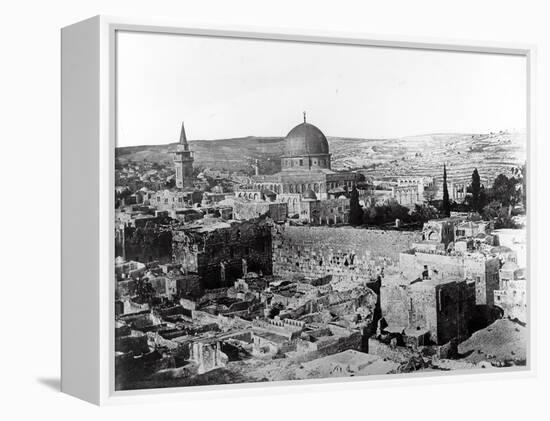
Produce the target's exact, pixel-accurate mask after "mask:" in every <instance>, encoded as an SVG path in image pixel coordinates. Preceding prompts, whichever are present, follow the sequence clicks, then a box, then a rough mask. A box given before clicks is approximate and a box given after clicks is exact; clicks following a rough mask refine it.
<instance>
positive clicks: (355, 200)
mask: <svg viewBox="0 0 550 421" xmlns="http://www.w3.org/2000/svg"><path fill="white" fill-rule="evenodd" d="M349 223H350V224H351V225H361V224H362V223H363V208H361V205H360V204H359V192H358V191H357V188H356V187H355V186H353V190H352V191H351V194H350V198H349Z"/></svg>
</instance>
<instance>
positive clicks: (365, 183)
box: [115, 114, 528, 390]
mask: <svg viewBox="0 0 550 421" xmlns="http://www.w3.org/2000/svg"><path fill="white" fill-rule="evenodd" d="M193 164H194V158H193V152H192V150H191V149H190V145H189V142H188V141H187V136H186V132H185V128H184V127H183V125H182V127H181V133H180V140H179V143H178V146H177V149H176V150H175V151H174V153H173V166H170V167H166V166H163V165H159V164H154V163H149V162H140V163H136V162H129V163H126V164H124V165H117V168H116V192H115V196H116V202H117V203H116V212H115V219H116V220H115V234H116V237H115V238H116V244H115V252H116V253H115V254H116V256H115V258H116V259H115V297H116V301H115V317H116V321H115V352H116V355H115V364H116V365H115V367H116V373H115V374H116V382H115V383H116V388H117V389H119V390H123V389H136V388H148V387H172V386H187V385H209V384H221V383H238V382H257V381H275V380H294V379H309V378H324V377H334V376H362V375H382V374H393V373H403V372H413V371H425V370H455V369H476V368H491V367H509V366H514V365H525V364H526V338H527V332H526V323H527V322H528V317H527V315H528V311H527V294H526V290H527V277H526V271H525V268H526V266H527V264H526V238H525V229H524V226H523V224H524V219H525V218H524V216H522V215H521V214H522V213H524V202H523V203H522V200H521V192H520V193H519V194H518V199H517V200H515V201H512V200H510V201H509V203H504V205H505V206H504V207H502V209H501V208H498V209H497V208H496V206H495V205H494V201H493V202H491V203H489V204H487V203H486V204H484V205H485V206H481V204H480V202H481V200H482V196H483V194H484V193H483V191H481V192H480V190H479V188H478V187H476V186H475V184H476V181H475V176H474V177H473V182H472V185H467V184H466V183H464V182H463V181H462V182H460V183H453V181H452V180H447V177H446V173H445V170H444V169H443V172H444V178H443V185H439V186H438V185H437V184H438V182H437V181H436V179H435V177H407V176H406V175H402V176H396V177H394V178H392V179H390V180H388V179H379V180H377V179H372V178H370V179H369V178H366V177H365V176H364V175H363V174H361V173H360V172H357V171H337V170H334V169H332V166H331V154H330V150H329V143H328V141H327V139H326V137H325V135H324V134H323V133H322V132H321V130H319V129H318V128H317V127H315V126H314V125H312V124H310V123H308V122H307V121H306V116H305V114H304V118H303V122H302V123H301V124H299V125H297V126H296V127H294V128H293V129H292V130H291V131H290V132H289V133H288V135H287V136H286V139H285V148H284V153H283V156H282V157H281V166H280V168H281V170H280V171H279V172H277V173H275V174H260V169H259V165H257V163H256V164H255V165H253V168H254V174H251V175H246V174H232V173H230V172H223V171H220V170H217V169H212V168H207V169H201V170H200V171H196V169H195V168H194V165H193ZM442 167H443V163H442ZM472 170H474V169H473V168H472ZM475 173H477V170H475V171H474V174H475ZM499 177H500V176H499ZM504 178H506V177H504ZM503 180H504V179H501V180H500V181H498V183H499V184H498V186H502V185H506V183H507V182H508V178H506V180H504V181H503ZM495 183H497V181H495ZM495 185H496V184H495ZM511 189H512V190H513V191H519V189H520V187H518V186H516V185H513V186H512V187H511ZM472 203H473V207H472V206H470V204H472ZM437 204H439V205H440V206H435V205H437ZM451 204H452V206H451ZM506 210H507V212H506Z"/></svg>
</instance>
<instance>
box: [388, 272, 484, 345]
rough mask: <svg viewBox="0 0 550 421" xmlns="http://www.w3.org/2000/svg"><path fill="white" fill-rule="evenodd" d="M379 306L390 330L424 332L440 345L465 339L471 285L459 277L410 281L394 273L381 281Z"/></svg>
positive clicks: (472, 294)
mask: <svg viewBox="0 0 550 421" xmlns="http://www.w3.org/2000/svg"><path fill="white" fill-rule="evenodd" d="M380 305H381V309H382V317H383V318H384V320H385V321H386V323H387V324H388V326H389V329H390V330H392V331H398V332H403V333H404V334H407V332H415V331H416V332H422V331H423V330H427V331H428V332H429V337H430V340H432V341H433V342H435V343H436V344H440V345H441V344H444V343H447V342H448V341H449V340H451V339H453V338H466V337H467V336H468V333H469V323H470V316H471V314H472V310H473V308H474V306H475V292H474V285H473V283H472V282H470V281H465V280H462V279H461V278H458V277H434V278H425V279H417V280H414V281H412V282H410V281H409V280H408V279H407V278H405V277H403V276H402V275H400V274H393V275H390V276H386V277H385V278H384V279H383V280H382V286H381V288H380Z"/></svg>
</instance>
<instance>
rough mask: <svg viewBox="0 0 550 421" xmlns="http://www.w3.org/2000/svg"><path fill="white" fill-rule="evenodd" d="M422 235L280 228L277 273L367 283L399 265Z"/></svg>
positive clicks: (276, 236)
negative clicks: (401, 256)
mask: <svg viewBox="0 0 550 421" xmlns="http://www.w3.org/2000/svg"><path fill="white" fill-rule="evenodd" d="M419 239H420V233H419V232H412V231H385V230H366V229H355V228H351V227H350V228H347V227H339V228H329V227H312V226H282V225H276V226H275V227H274V231H273V273H274V274H276V275H282V276H284V275H287V276H292V275H298V276H304V277H306V278H320V277H323V276H326V275H332V277H333V279H336V280H346V281H357V282H364V281H369V280H370V279H374V278H376V277H377V276H378V275H379V274H380V273H381V271H382V270H383V268H385V267H387V266H393V265H395V264H396V263H397V262H398V260H399V253H400V252H402V251H405V250H408V249H410V248H411V246H412V243H414V242H416V241H418V240H419Z"/></svg>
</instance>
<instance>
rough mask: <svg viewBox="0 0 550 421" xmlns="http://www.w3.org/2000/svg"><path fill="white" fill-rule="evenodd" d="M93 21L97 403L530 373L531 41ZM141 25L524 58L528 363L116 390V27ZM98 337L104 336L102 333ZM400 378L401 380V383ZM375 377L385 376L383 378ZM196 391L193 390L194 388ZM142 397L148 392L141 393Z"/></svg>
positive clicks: (146, 29)
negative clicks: (96, 50)
mask: <svg viewBox="0 0 550 421" xmlns="http://www.w3.org/2000/svg"><path fill="white" fill-rule="evenodd" d="M98 18H99V21H100V23H99V27H100V58H99V60H100V122H99V125H100V145H99V151H100V159H99V161H100V162H99V170H100V171H99V177H100V180H99V183H100V186H99V187H100V189H99V206H100V207H99V227H100V233H99V250H100V256H99V260H100V286H99V287H100V288H99V290H100V295H99V298H100V303H99V309H98V311H99V323H100V326H99V327H100V329H99V332H100V338H99V339H100V341H99V342H100V350H99V352H100V382H99V383H100V403H101V404H120V403H138V402H143V401H145V400H146V401H148V402H150V401H173V400H175V401H181V400H182V398H183V399H185V400H189V399H211V398H214V397H244V396H254V395H262V394H265V393H266V392H268V393H270V394H272V395H282V394H290V393H296V392H306V391H307V392H329V391H335V390H344V389H350V388H354V389H357V388H368V387H377V388H379V387H396V386H403V385H407V386H414V385H420V384H427V383H430V384H445V383H455V382H467V381H472V380H474V381H480V380H481V381H483V380H504V379H512V378H525V377H533V376H535V375H536V366H537V360H536V355H535V352H534V351H533V350H534V349H535V344H536V337H535V335H534V334H533V333H534V332H535V331H536V320H535V318H534V317H533V315H534V314H536V311H535V310H536V305H535V301H534V300H533V297H535V296H536V294H535V291H536V282H533V279H532V274H533V272H534V271H533V270H532V269H533V255H532V253H531V250H532V249H533V245H534V244H535V235H536V231H534V230H532V226H533V225H534V224H536V221H537V209H536V202H535V195H534V194H533V192H534V189H535V184H534V180H533V179H532V177H531V174H535V173H536V169H535V166H536V160H535V157H536V142H535V133H534V128H535V117H534V104H535V100H534V93H535V88H534V86H535V65H534V63H535V58H536V47H535V46H534V45H530V44H513V43H504V42H489V41H487V42H484V41H457V40H442V39H427V38H418V37H403V36H389V35H384V36H379V35H369V34H358V33H345V32H328V31H321V30H315V31H313V30H307V31H306V30H299V29H288V28H258V27H250V26H235V25H211V24H201V25H191V24H183V25H182V24H181V23H178V22H171V21H154V20H145V19H125V18H115V17H106V16H99V17H98ZM118 31H125V32H141V33H151V34H171V35H194V36H210V37H230V38H240V39H258V40H274V41H289V42H304V43H322V44H340V45H356V46H370V47H384V48H400V49H417V50H418V49H420V50H432V51H434V50H435V51H448V52H465V53H480V54H503V55H513V56H523V57H525V58H526V66H527V69H526V70H527V71H526V76H527V77H526V79H527V80H526V81H525V82H526V95H527V107H526V108H527V109H526V117H527V118H526V122H527V124H526V126H527V127H526V142H527V155H526V156H527V185H528V188H527V228H526V231H527V262H528V264H527V268H526V270H527V280H528V284H527V309H528V317H527V327H528V335H527V336H528V343H527V366H525V367H509V368H494V369H472V370H464V371H462V370H457V371H453V372H452V374H449V373H447V372H441V373H436V372H426V373H402V374H394V375H373V376H363V377H351V378H336V379H334V378H322V379H311V380H300V381H296V380H292V381H276V382H260V383H237V384H220V385H208V386H189V387H174V388H155V389H141V390H132V391H116V390H115V387H114V386H115V384H114V376H115V371H114V369H115V367H114V355H115V347H114V343H115V340H114V321H115V315H114V297H115V293H114V291H115V279H114V274H115V270H114V258H113V256H114V228H115V227H114V221H115V216H114V213H115V211H114V209H115V208H114V193H113V192H114V185H115V184H114V151H115V145H116V108H117V101H116V58H117V55H116V48H117V44H116V33H117V32H118ZM104 338H108V339H107V340H104ZM403 379H405V380H406V381H405V382H403ZM377 380H384V381H383V382H380V381H377ZM197 392H200V393H197ZM145 397H147V398H146V399H145Z"/></svg>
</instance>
